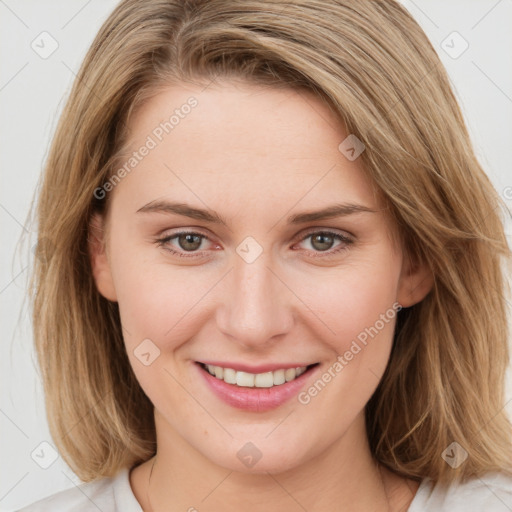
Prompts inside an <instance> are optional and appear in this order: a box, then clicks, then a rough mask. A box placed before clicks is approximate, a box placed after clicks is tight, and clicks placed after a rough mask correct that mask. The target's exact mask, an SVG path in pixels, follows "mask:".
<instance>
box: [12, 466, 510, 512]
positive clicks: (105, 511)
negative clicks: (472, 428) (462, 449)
mask: <svg viewBox="0 0 512 512" xmlns="http://www.w3.org/2000/svg"><path fill="white" fill-rule="evenodd" d="M431 490H432V485H431V481H430V480H429V479H424V480H422V481H421V483H420V486H419V487H418V491H417V492H416V495H415V496H414V499H413V500H412V502H411V504H410V506H409V509H408V512H468V511H471V512H511V511H512V477H508V476H507V475H505V474H504V473H488V474H487V475H485V476H484V477H482V478H474V479H471V480H468V481H467V482H465V483H464V484H459V485H454V486H451V487H448V488H445V487H444V488H443V487H441V486H439V485H437V486H435V487H434V489H433V492H430V491H431ZM98 510H101V511H102V512H143V511H142V507H141V506H140V505H139V502H138V501H137V499H136V498H135V496H134V494H133V492H132V489H131V487H130V480H129V471H128V469H127V468H125V469H123V470H121V471H120V472H119V473H118V474H117V475H116V476H115V477H114V478H102V479H100V480H96V481H94V482H87V483H83V484H81V485H79V486H75V487H72V488H71V489H65V490H64V491H60V492H57V493H55V494H53V495H51V496H49V497H47V498H43V499H42V500H39V501H36V502H35V503H32V504H31V505H29V506H27V507H25V508H22V509H20V510H18V511H17V512H43V511H44V512H46V511H51V512H98Z"/></svg>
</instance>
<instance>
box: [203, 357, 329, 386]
mask: <svg viewBox="0 0 512 512" xmlns="http://www.w3.org/2000/svg"><path fill="white" fill-rule="evenodd" d="M196 364H197V365H198V366H199V367H200V368H201V369H202V370H203V371H204V372H206V373H208V374H209V375H211V376H213V377H215V378H216V379H217V380H220V381H223V382H224V383H226V384H230V385H232V386H236V387H240V388H277V387H280V386H283V385H285V384H287V383H288V382H292V381H295V380H298V379H299V378H300V377H302V375H305V374H307V373H309V372H310V371H311V370H312V369H313V368H315V367H316V366H318V365H319V364H320V363H313V364H309V365H306V366H294V367H287V368H277V369H275V370H272V371H265V372H260V373H253V372H249V371H241V370H235V369H234V368H229V367H223V366H217V365H213V364H206V363H202V362H200V361H196ZM246 368H247V367H246ZM300 380H303V379H300Z"/></svg>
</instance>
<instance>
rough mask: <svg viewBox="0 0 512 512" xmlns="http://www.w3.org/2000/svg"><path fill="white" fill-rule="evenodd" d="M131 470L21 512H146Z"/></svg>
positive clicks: (58, 493) (31, 505) (42, 501)
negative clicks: (131, 478)
mask: <svg viewBox="0 0 512 512" xmlns="http://www.w3.org/2000/svg"><path fill="white" fill-rule="evenodd" d="M128 475H129V471H128V469H127V468H124V469H122V470H121V471H119V473H118V474H117V475H116V476H115V477H112V478H101V479H99V480H94V481H92V482H87V483H83V484H81V485H76V486H74V487H71V488H70V489H65V490H63V491H60V492H57V493H55V494H52V495H51V496H48V497H46V498H43V499H41V500H38V501H36V502H35V503H32V504H30V505H28V506H26V507H24V508H22V509H19V510H18V511H17V512H46V511H49V510H51V511H52V512H78V511H80V512H98V510H101V511H102V512H118V511H122V512H142V508H141V507H140V505H139V503H138V502H137V500H136V499H135V496H134V495H133V492H132V490H131V487H130V480H129V476H128Z"/></svg>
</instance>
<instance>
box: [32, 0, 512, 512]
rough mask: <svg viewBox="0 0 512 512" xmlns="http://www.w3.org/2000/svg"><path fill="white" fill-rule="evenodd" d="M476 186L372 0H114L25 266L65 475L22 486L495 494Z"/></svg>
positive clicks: (162, 501) (473, 167) (496, 257)
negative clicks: (71, 475)
mask: <svg viewBox="0 0 512 512" xmlns="http://www.w3.org/2000/svg"><path fill="white" fill-rule="evenodd" d="M498 204H499V198H498V196H497V194H496V193H495V191H494V189H493V187H492V185H491V183H490V181H489V180H488V178H487V177H486V175H485V173H484V172H483V170H482V168H481V167H480V165H479V163H478V162H477V160H476V158H475V156H474V153H473V150H472V148H471V144H470V139H469V136H468V133H467V131H466V128H465V125H464V121H463V118H462V116H461V113H460V110H459V107H458V105H457V103H456V101H455V98H454V96H453V94H452V91H451V89H450V87H449V82H448V78H447V76H446V72H445V70H444V69H443V67H442V65H441V63H440V61H439V59H438V57H437V55H436V53H435V51H434V49H433V48H432V46H431V45H430V43H429V41H428V39H427V38H426V36H425V34H424V33H423V32H422V30H421V29H420V28H419V26H418V25H417V23H416V22H415V21H414V20H413V19H412V18H411V16H410V15H409V14H408V13H407V12H406V11H405V10H404V9H403V8H402V7H401V6H400V5H399V4H397V3H395V2H394V1H390V0H387V1H379V2H367V1H365V2H359V1H345V0H343V1H334V0H332V1H322V2H315V1H305V0H304V1H298V2H293V3H287V2H277V1H272V2H270V1H257V2H256V1H244V2H237V1H228V0H219V1H216V0H214V1H188V2H185V3H183V2H170V1H145V2H141V1H134V0H128V1H123V2H121V3H120V4H119V5H118V7H117V8H116V9H115V10H114V12H113V13H112V14H111V16H110V17H109V18H108V19H107V21H106V22H105V23H104V25H103V27H102V28H101V30H100V32H99V34H98V35H97V37H96V39H95V41H94V42H93V44H92V46H91V49H90V50H89V52H88V54H87V56H86V58H85V61H84V63H83V66H82V68H81V70H80V73H79V75H78V77H77V81H76V83H75V85H74V88H73V90H72V92H71V97H70V99H69V101H68V104H67V106H66V108H65V111H64V113H63V115H62V118H61V121H60V124H59V127H58V130H57V133H56V136H55V139H54V141H53V146H52V148H51V152H50V155H49V158H48V162H47V165H46V169H45V175H44V182H43V186H42V189H41V192H40V197H39V200H38V220H39V240H40V244H39V245H38V255H39V258H38V259H37V265H36V268H35V270H34V274H33V283H32V292H33V300H34V327H35V328H34V332H35V342H36V347H37V351H38V357H39V362H40V364H41V367H42V370H43V377H44V385H45V392H46V400H47V411H48V419H49V425H50V428H51V432H52V435H53V437H54V440H55V442H56V444H57V446H58V448H59V450H60V452H61V454H62V456H63V458H64V459H65V460H66V462H67V463H68V464H69V465H70V467H71V468H72V469H73V471H74V472H75V473H76V474H77V475H78V476H79V477H80V478H81V479H82V480H83V481H84V482H87V483H85V484H83V487H82V488H81V489H80V490H78V489H72V490H66V491H63V492H61V493H57V494H56V495H54V496H52V497H50V498H47V499H46V500H43V501H40V502H38V503H36V504H33V505H32V506H29V507H27V508H25V509H23V510H29V511H33V510H44V509H50V508H51V509H52V510H70V509H77V510H78V509H80V510H88V509H89V508H90V509H91V510H92V509H95V510H96V509H97V508H100V509H101V510H103V511H107V510H112V511H113V510H123V511H140V510H166V511H174V510H176V511H177V510H189V511H193V510H200V511H216V510H224V511H229V510H239V509H240V508H243V509H246V510H250V511H260V510H265V511H273V510H289V511H294V510H297V511H299V510H308V511H310V512H312V511H316V510H350V511H356V510H357V511H367V510H368V511H370V510H372V511H373V510H385V511H387V510H389V511H398V510H410V511H411V512H417V511H424V510H457V507H461V508H460V510H469V509H470V507H472V508H471V510H508V509H509V508H510V507H512V467H511V460H512V457H511V455H512V437H511V425H510V422H509V420H508V419H507V417H506V415H505V413H504V411H503V407H504V375H505V371H506V368H507V365H508V362H509V354H508V349H507V336H508V331H507V323H506V302H505V285H504V280H503V270H502V266H501V265H502V263H504V262H505V261H508V259H507V258H509V256H510V252H509V248H508V246H507V243H506V239H505V236H504V232H503V225H502V221H501V219H500V216H499V211H497V207H498ZM43 252H44V254H43ZM500 257H503V258H502V259H500ZM73 507H74V508H73ZM500 507H502V508H500ZM505 507H507V508H505Z"/></svg>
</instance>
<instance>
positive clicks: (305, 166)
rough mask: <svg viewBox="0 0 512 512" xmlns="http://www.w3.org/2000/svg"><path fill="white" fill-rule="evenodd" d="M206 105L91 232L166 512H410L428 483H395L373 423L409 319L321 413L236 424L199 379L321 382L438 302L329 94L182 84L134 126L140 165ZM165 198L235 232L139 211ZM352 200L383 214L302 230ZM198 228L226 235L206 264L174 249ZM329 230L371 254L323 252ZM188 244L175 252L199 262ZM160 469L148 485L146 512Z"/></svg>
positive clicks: (323, 400) (294, 412)
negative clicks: (363, 339)
mask: <svg viewBox="0 0 512 512" xmlns="http://www.w3.org/2000/svg"><path fill="white" fill-rule="evenodd" d="M190 96H194V97H195V98H197V100H198V106H197V107H195V109H193V110H192V111H191V113H190V114H189V115H187V116H184V119H181V120H180V122H179V124H178V125H177V126H175V127H174V129H173V130H172V132H171V133H169V134H168V135H166V136H165V137H164V138H163V140H162V141H161V142H160V143H159V144H158V146H157V147H156V148H155V149H153V150H152V151H151V152H150V153H149V154H148V155H147V156H146V157H145V158H144V159H143V160H142V161H141V162H140V163H139V164H138V165H137V167H136V168H135V169H134V170H133V171H132V172H131V173H129V174H128V175H127V176H126V177H125V178H123V179H122V181H121V182H120V183H119V184H118V185H117V186H116V187H115V188H114V190H113V191H111V192H109V194H111V195H110V197H109V198H108V200H109V201H111V203H110V209H109V212H108V215H107V217H106V218H102V217H100V216H95V217H94V218H93V220H92V222H91V233H92V236H91V237H90V252H91V261H92V267H93V272H94V278H95V281H96V285H97V287H98V290H99V291H100V293H101V294H102V295H103V296H105V297H106V298H107V299H109V300H111V301H117V302H118V303H119V310H120V315H121V320H122V323H123V327H124V336H125V344H126V349H127V353H128V355H129V357H130V363H131V365H132V367H133V370H134V372H135V374H136V376H137V379H138V381H139V383H140V385H141V386H142V388H143V390H144V391H145V393H146V394H147V396H148V397H149V399H150V400H151V401H152V403H153V404H154V406H155V423H156V432H157V445H158V452H157V456H156V460H157V462H156V464H155V466H154V470H153V473H152V477H151V484H150V489H149V497H150V502H151V506H152V508H153V509H156V510H167V511H171V512H172V511H178V510H180V511H183V510H189V509H190V510H193V509H192V508H191V507H195V508H196V509H197V510H201V512H208V511H216V510H224V511H234V510H248V511H263V510H264V511H266V512H273V511H276V512H277V511H279V512H282V511H283V510H287V511H303V510H304V509H305V510H308V511H309V512H315V511H320V510H350V511H370V510H371V511H373V510H406V509H407V507H408V505H409V504H410V502H411V501H412V499H413V497H414V493H415V492H416V490H417V488H418V483H417V482H415V481H412V480H405V479H402V478H400V477H398V476H397V475H394V474H393V473H392V472H390V471H387V470H385V469H383V470H382V477H383V478H381V474H380V473H379V470H378V467H377V465H376V463H375V460H374V459H373V458H372V455H371V452H370V449H369V446H368V442H367V438H366V429H365V423H364V407H365V404H366V403H367V402H368V400H369V399H370V397H371V396H372V394H373V392H374V391H375V389H376V387H377V385H378V383H379V380H380V378H381V376H382V374H383V372H384V370H385V368H386V365H387V362H388V359H389V355H390V350H391V346H392V337H393V330H394V325H395V319H396V317H395V318H394V319H393V320H392V321H389V323H387V324H385V327H384V328H383V329H381V330H380V331H379V333H378V335H377V336H375V337H374V338H373V339H370V341H369V342H368V344H367V345H366V346H365V347H364V349H363V350H361V351H360V352H359V353H358V354H357V355H356V356H355V357H354V358H353V359H352V360H351V361H350V362H349V363H348V364H347V365H346V366H345V367H344V368H343V370H342V371H341V372H340V373H339V374H338V375H337V376H336V377H335V378H334V379H332V380H331V382H329V383H328V384H327V385H326V386H325V388H324V389H322V390H321V392H320V393H318V395H317V396H315V397H314V398H313V399H312V400H311V401H310V402H309V403H308V404H301V403H299V401H298V400H297V399H296V397H294V398H292V399H291V400H289V401H288V402H286V403H285V404H283V405H281V406H280V407H278V408H277V409H273V410H271V411H267V412H248V411H243V410H239V409H235V408H233V407H231V406H229V405H227V404H226V403H224V402H223V401H221V400H220V399H218V398H217V397H216V396H215V395H213V394H212V392H211V391H210V390H209V388H208V387H207V386H206V385H205V383H204V382H203V381H202V379H199V378H198V376H197V369H196V367H195V365H194V361H198V360H208V359H210V360H215V359H218V360H223V361H238V362H240V361H244V362H247V363H248V364H253V365H255V364H259V363H267V362H303V363H304V364H310V363H313V362H319V363H320V364H321V366H322V368H321V370H320V372H319V373H317V376H320V375H321V374H322V373H323V372H324V371H326V370H327V368H329V367H330V366H332V364H333V363H334V362H335V361H336V357H337V355H338V354H344V353H345V352H346V351H347V350H348V348H349V347H350V344H351V343H352V341H353V340H354V339H356V337H357V335H358V334H359V333H361V332H362V331H364V329H365V328H367V327H369V326H373V325H374V324H375V322H376V320H378V319H379V315H380V314H382V313H385V312H386V311H388V310H389V309H390V308H392V305H393V303H395V302H398V303H399V304H401V305H402V306H403V307H408V306H412V305H413V304H415V303H417V302H419V301H421V300H422V299H423V298H424V297H425V295H426V294H427V293H428V291H429V290H430V288H431V286H432V278H431V276H430V275H429V272H428V270H427V268H425V267H423V266H420V265H417V264H415V263H414V262H413V261H411V260H410V258H406V257H405V256H404V254H403V252H402V250H401V248H400V247H399V246H398V245H397V244H395V243H394V242H393V240H394V238H393V237H392V236H391V235H392V233H396V226H394V225H393V223H392V221H391V220H390V218H389V216H388V212H387V210H386V209H385V208H384V207H383V204H382V203H381V202H380V201H379V196H378V194H377V193H376V190H375V188H374V187H373V186H372V183H371V182H370V181H369V179H368V177H367V176H366V175H365V173H364V171H363V167H362V163H361V158H357V159H356V160H355V161H349V160H348V159H347V158H345V156H344V155H343V154H342V153H341V152H340V151H339V150H338V145H339V144H340V143H341V142H342V141H343V140H344V139H345V137H346V136H347V133H346V132H345V131H344V129H343V127H342V126H341V124H340V123H339V122H338V121H337V119H336V117H335V116H334V114H333V113H332V112H331V111H330V110H329V109H328V107H327V106H326V105H325V104H324V103H322V102H321V101H320V100H319V99H318V98H316V97H315V96H313V95H312V94H311V93H308V92H299V91H294V90H291V89H272V88H263V87H261V86H256V85H251V84H248V83H244V82H240V81H234V80H230V81H221V82H217V83H216V84H211V85H210V86H209V87H208V88H206V89H204V85H202V86H199V85H191V84H187V85H185V84H180V85H173V86H169V87H168V88H167V89H166V90H164V91H163V92H161V93H159V94H158V95H157V96H155V97H154V98H152V99H151V100H149V102H148V103H146V104H145V105H144V106H143V107H142V108H141V109H140V110H139V111H138V112H137V113H136V115H135V116H134V117H133V118H132V120H131V123H130V128H131V130H132V131H131V134H132V135H131V142H132V147H133V149H134V150H135V149H136V148H139V147H140V146H141V145H142V144H143V143H144V141H145V140H146V138H147V136H148V135H149V134H151V133H152V130H154V128H155V127H156V126H158V124H159V123H160V122H162V121H163V120H164V119H168V118H169V116H170V115H171V114H172V112H173V111H174V109H175V108H179V107H180V106H181V105H183V104H184V103H185V102H186V100H187V98H189V97H190ZM164 199H166V200H174V201H179V202H182V203H187V204H190V205H192V206H194V207H198V208H208V209H210V210H214V211H216V212H218V213H219V214H220V215H222V217H223V218H224V219H226V222H227V224H228V226H227V227H225V226H222V225H216V224H212V223H210V222H206V221H203V220H197V219H191V218H188V217H184V216H181V215H176V214H172V213H161V212H152V213H141V212H139V213H137V210H138V209H139V208H141V207H142V206H144V205H146V204H147V203H150V202H151V201H154V200H164ZM339 202H351V203H357V204H362V205H365V206H368V207H370V208H372V209H374V210H376V211H375V212H374V213H371V212H360V213H355V214H352V215H348V216H345V217H340V218H332V219H327V220H320V221H310V222H308V223H305V224H301V225H291V224H288V223H287V217H288V216H289V215H291V214H296V213H300V212H306V211H314V210H318V209H321V208H324V207H325V206H327V205H331V204H334V203H339ZM180 228H181V229H184V228H185V229H190V230H191V231H193V232H195V233H198V234H200V235H205V236H206V237H208V238H201V239H199V240H202V242H201V244H200V245H199V241H198V243H197V244H196V246H195V247H198V248H196V249H193V250H195V254H196V255H198V254H199V256H198V257H188V258H187V257H183V258H180V257H179V256H175V255H172V254H170V253H169V252H168V251H166V250H165V248H164V247H159V246H158V244H157V243H156V240H157V239H158V238H161V237H163V236H164V235H165V236H168V235H171V234H174V233H176V232H177V231H178V230H179V229H180ZM325 229H330V230H333V231H335V232H337V233H340V234H342V235H346V236H347V235H349V236H352V239H353V243H352V244H345V243H344V242H343V241H340V240H338V239H336V238H334V239H332V241H331V242H330V245H329V241H327V242H324V244H323V245H322V244H321V243H318V242H316V243H315V237H314V236H309V237H307V235H311V234H315V233H318V232H319V231H322V230H325ZM248 236H251V237H253V238H254V239H255V240H256V241H257V242H258V244H259V245H260V246H261V248H262V249H263V252H262V253H261V254H260V256H259V257H258V258H257V259H256V260H255V261H254V262H253V263H251V264H248V263H247V262H246V261H245V260H244V259H243V258H241V257H240V256H239V255H238V253H237V252H236V248H237V247H238V246H239V244H240V243H241V242H242V241H243V240H244V239H245V238H246V237H248ZM181 242H182V243H181V245H180V239H179V237H178V238H175V239H173V240H172V241H169V242H167V245H166V246H167V247H172V248H173V249H174V250H176V251H179V252H181V253H184V254H191V253H190V252H187V250H186V248H187V247H190V246H187V245H186V240H183V239H182V240H181ZM184 242H185V245H183V243H184ZM343 246H344V250H342V251H340V252H338V253H336V254H333V251H335V250H336V249H338V248H339V247H343ZM329 252H330V253H331V254H332V256H331V257H330V258H328V257H326V253H329ZM315 256H316V257H315ZM148 338H149V339H150V340H151V341H152V343H154V344H155V345H156V346H157V347H158V348H159V350H160V355H159V357H157V358H156V359H155V360H154V361H153V362H152V363H151V364H150V365H148V366H146V365H144V364H142V363H141V361H140V360H139V359H138V358H137V357H136V356H135V355H134V350H135V349H136V348H137V346H138V345H139V344H140V343H141V342H142V340H144V339H148ZM313 382H314V381H313ZM313 382H312V381H308V383H307V384H305V386H304V389H307V388H308V387H309V386H310V385H311V384H312V383H313ZM248 441H250V442H252V443H253V444H254V445H256V446H257V448H258V449H259V451H260V452H261V453H262V457H261V459H260V460H259V461H258V462H257V463H256V464H255V465H254V466H253V467H252V468H249V467H246V466H245V465H244V464H242V463H241V461H240V460H239V459H238V457H237V452H238V450H239V449H240V448H241V447H242V446H244V445H245V444H246V443H247V442H248ZM152 463H153V459H151V460H149V461H147V462H146V463H144V464H142V465H140V466H138V467H136V468H134V469H133V470H132V471H131V473H130V484H131V486H132V489H133V492H134V494H135V496H136V498H137V500H138V501H139V503H140V504H141V506H142V507H143V509H144V510H151V509H152V508H151V506H150V503H148V499H147V492H148V478H149V471H150V467H151V464H152Z"/></svg>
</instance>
